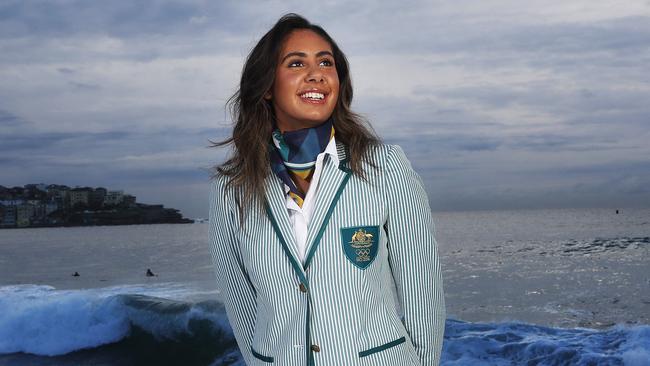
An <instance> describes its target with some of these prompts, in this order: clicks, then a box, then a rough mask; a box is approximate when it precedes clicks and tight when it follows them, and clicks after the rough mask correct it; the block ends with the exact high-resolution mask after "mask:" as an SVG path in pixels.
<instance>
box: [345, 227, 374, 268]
mask: <svg viewBox="0 0 650 366" xmlns="http://www.w3.org/2000/svg"><path fill="white" fill-rule="evenodd" d="M341 235H342V237H343V238H342V239H343V247H344V252H345V255H346V257H347V258H348V259H349V260H350V261H351V262H352V263H353V264H354V265H356V266H357V267H359V268H361V269H365V268H366V267H368V265H370V263H371V262H372V261H373V259H375V257H376V256H377V249H378V239H379V226H361V227H351V228H344V229H341Z"/></svg>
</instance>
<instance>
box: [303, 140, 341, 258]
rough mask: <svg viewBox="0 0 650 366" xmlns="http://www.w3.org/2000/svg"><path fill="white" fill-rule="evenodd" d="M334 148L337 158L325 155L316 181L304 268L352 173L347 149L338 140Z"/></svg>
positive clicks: (311, 256)
mask: <svg viewBox="0 0 650 366" xmlns="http://www.w3.org/2000/svg"><path fill="white" fill-rule="evenodd" d="M336 150H337V154H338V158H339V160H338V161H333V160H332V155H326V159H325V160H324V164H323V170H322V172H321V175H320V179H319V182H318V187H317V189H318V192H317V194H316V202H315V206H314V213H313V216H312V217H311V219H310V221H309V225H308V229H307V251H306V253H307V254H306V258H305V264H304V268H305V270H306V269H307V268H308V266H309V264H310V263H311V260H312V258H313V256H314V253H315V252H316V249H317V248H318V245H319V243H320V239H321V237H322V235H323V231H324V230H325V228H326V227H327V224H328V223H329V219H330V216H331V215H332V211H333V210H334V207H335V206H336V204H337V202H338V200H339V198H340V196H341V193H342V192H343V189H344V188H345V185H346V184H347V182H348V180H349V179H350V176H351V173H352V172H351V171H350V169H349V168H348V164H347V163H348V153H347V149H346V148H345V146H344V145H343V144H342V143H341V142H340V141H338V140H337V141H336Z"/></svg>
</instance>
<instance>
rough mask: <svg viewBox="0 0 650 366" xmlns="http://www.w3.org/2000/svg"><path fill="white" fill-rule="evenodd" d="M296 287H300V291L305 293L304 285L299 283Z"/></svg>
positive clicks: (305, 287)
mask: <svg viewBox="0 0 650 366" xmlns="http://www.w3.org/2000/svg"><path fill="white" fill-rule="evenodd" d="M298 287H300V291H302V292H307V286H305V284H304V283H302V282H300V286H298Z"/></svg>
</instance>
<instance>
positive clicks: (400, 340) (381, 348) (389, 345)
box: [359, 337, 406, 357]
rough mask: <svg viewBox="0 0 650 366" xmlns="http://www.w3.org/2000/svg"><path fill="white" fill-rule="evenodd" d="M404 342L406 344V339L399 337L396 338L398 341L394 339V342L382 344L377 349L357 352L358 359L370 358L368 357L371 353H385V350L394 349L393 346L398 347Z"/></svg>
mask: <svg viewBox="0 0 650 366" xmlns="http://www.w3.org/2000/svg"><path fill="white" fill-rule="evenodd" d="M404 342H406V338H405V337H401V338H398V339H396V340H394V341H392V342H388V343H386V344H382V345H381V346H377V347H373V348H370V349H367V350H365V351H361V352H359V357H366V356H370V355H371V354H373V353H377V352H381V351H385V350H387V349H389V348H392V347H395V346H397V345H400V344H402V343H404Z"/></svg>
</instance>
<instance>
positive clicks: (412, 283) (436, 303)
mask: <svg viewBox="0 0 650 366" xmlns="http://www.w3.org/2000/svg"><path fill="white" fill-rule="evenodd" d="M387 160H388V161H387V174H386V177H387V178H386V192H387V197H386V198H387V205H388V219H387V222H386V225H385V227H386V230H387V232H388V259H389V263H390V267H391V270H392V273H393V278H394V279H395V285H396V288H397V295H398V299H399V301H400V305H401V307H402V310H403V311H404V326H405V327H406V330H407V331H408V332H409V335H410V336H411V340H412V341H413V345H414V346H415V349H416V351H417V353H418V356H419V357H420V360H421V361H422V366H436V365H438V364H439V363H440V354H441V351H442V341H443V335H444V329H445V300H444V294H443V290H442V275H441V269H440V261H439V258H438V253H437V244H436V240H435V237H434V234H435V229H434V225H433V219H432V217H431V209H430V207H429V200H428V197H427V194H426V192H425V190H424V185H423V183H422V180H421V179H420V177H419V175H418V174H417V173H416V172H415V171H414V170H413V168H412V167H411V164H410V162H409V161H408V159H407V158H406V155H404V151H403V150H402V148H400V147H399V146H397V145H394V146H392V148H391V150H390V152H389V153H388V159H387Z"/></svg>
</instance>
